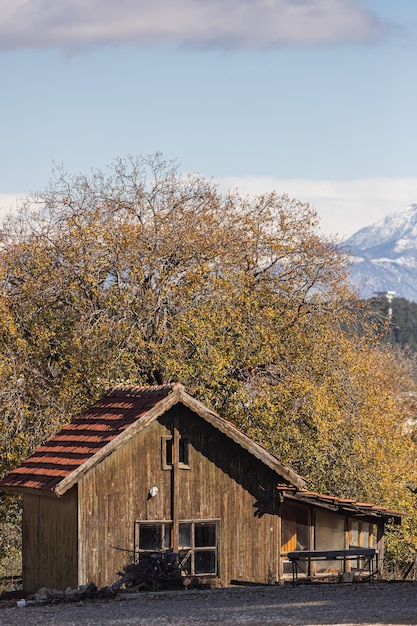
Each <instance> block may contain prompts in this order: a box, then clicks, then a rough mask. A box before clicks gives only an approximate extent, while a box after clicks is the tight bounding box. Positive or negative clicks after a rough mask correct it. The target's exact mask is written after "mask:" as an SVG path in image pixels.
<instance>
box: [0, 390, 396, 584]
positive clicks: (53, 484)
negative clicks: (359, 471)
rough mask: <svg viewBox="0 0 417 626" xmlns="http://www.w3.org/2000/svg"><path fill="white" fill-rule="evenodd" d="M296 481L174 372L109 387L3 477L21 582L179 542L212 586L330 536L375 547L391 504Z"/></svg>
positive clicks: (83, 573) (278, 571) (109, 567)
mask: <svg viewBox="0 0 417 626" xmlns="http://www.w3.org/2000/svg"><path fill="white" fill-rule="evenodd" d="M304 488H305V481H304V480H303V478H301V477H300V476H299V475H298V474H297V473H296V472H294V471H293V470H292V469H291V468H290V467H288V466H286V465H285V464H284V463H282V462H281V461H279V460H278V459H277V458H276V457H275V456H274V455H272V454H271V453H269V452H268V451H267V450H265V449H264V448H263V447H262V446H259V445H258V444H256V443H255V442H254V441H252V440H251V439H250V438H249V437H247V436H246V435H245V434H243V433H242V432H240V431H239V430H238V429H237V428H235V427H234V426H233V425H232V424H230V423H229V422H227V421H226V420H224V419H222V418H221V417H220V416H219V415H218V414H217V413H215V412H214V411H212V410H210V409H208V408H207V407H205V406H204V405H203V404H202V403H201V402H199V401H198V400H196V399H195V398H193V397H192V396H191V395H190V394H189V393H188V392H187V391H186V390H185V388H184V387H183V386H182V385H180V384H179V383H175V384H168V385H163V386H158V387H136V386H125V387H117V388H115V389H114V390H112V391H110V392H109V393H108V394H107V395H105V396H104V397H103V398H102V399H101V400H99V401H98V402H96V403H95V404H94V405H93V406H92V407H91V408H90V409H88V410H87V411H85V412H84V413H82V414H81V415H80V416H79V417H77V418H76V419H74V420H73V421H72V422H71V423H70V424H68V425H67V426H65V427H64V428H63V429H62V430H61V431H59V432H58V433H57V434H56V435H54V436H53V437H51V438H50V439H48V440H47V441H46V442H45V443H44V444H43V445H42V446H40V447H39V448H37V449H36V450H35V452H34V453H33V455H32V456H31V457H29V458H28V459H27V460H26V461H25V462H24V463H23V464H22V465H21V466H19V467H17V468H16V469H15V470H13V471H12V472H10V474H8V475H7V476H6V477H5V478H3V480H2V481H0V489H1V490H3V491H18V492H22V493H23V583H24V588H25V589H26V590H27V591H34V590H36V589H37V588H39V587H41V586H48V587H53V588H58V589H62V588H66V587H68V586H69V587H77V586H79V585H82V584H85V583H87V582H89V581H93V582H95V583H96V585H98V586H99V587H100V586H105V585H109V584H111V583H112V582H113V581H114V580H116V578H117V572H118V571H120V570H121V569H122V567H123V565H124V564H125V563H127V562H128V561H129V559H130V558H131V557H134V558H135V559H140V558H141V554H144V553H147V552H151V551H154V550H165V549H172V550H173V551H174V552H179V553H180V554H182V556H183V558H184V564H185V571H186V574H187V576H188V577H190V578H194V577H195V578H204V579H206V580H207V579H208V580H210V581H211V583H212V584H213V586H228V585H230V584H231V582H232V581H241V582H253V583H254V582H256V583H268V582H269V583H271V582H272V583H274V582H279V581H282V580H283V579H284V578H286V577H288V576H289V575H290V573H291V571H290V563H289V561H288V559H287V555H288V553H289V552H291V551H294V550H303V549H304V550H307V549H310V550H311V549H322V548H321V547H320V546H326V545H327V544H328V542H330V541H333V543H334V542H335V541H336V539H335V537H336V535H337V536H338V539H337V542H338V543H337V545H342V543H343V547H344V548H349V546H351V545H354V543H353V544H352V541H353V542H357V543H358V545H359V544H360V545H365V544H366V545H369V546H375V548H377V549H378V551H379V554H380V557H381V556H382V550H383V533H384V523H385V522H386V521H389V522H395V523H399V522H400V520H401V514H400V513H397V512H395V511H389V510H387V509H385V508H381V507H374V506H372V505H368V504H364V503H362V504H361V503H355V502H353V501H352V500H341V499H338V498H330V497H328V496H322V495H320V494H315V493H312V492H308V491H306V490H305V489H304ZM326 535H327V536H328V539H326ZM317 546H318V547H317Z"/></svg>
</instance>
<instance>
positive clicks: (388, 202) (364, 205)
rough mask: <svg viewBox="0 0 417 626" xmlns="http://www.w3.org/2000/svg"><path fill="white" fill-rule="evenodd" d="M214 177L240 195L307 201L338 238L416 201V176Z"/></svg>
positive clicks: (325, 228) (324, 229)
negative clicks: (283, 196) (273, 194)
mask: <svg viewBox="0 0 417 626" xmlns="http://www.w3.org/2000/svg"><path fill="white" fill-rule="evenodd" d="M216 180H217V182H218V183H219V185H220V187H221V188H222V189H231V190H236V189H237V190H238V191H239V192H240V193H241V194H243V195H246V194H248V195H258V194H261V193H265V192H268V191H276V192H277V193H278V194H280V195H281V194H287V195H289V196H290V197H292V198H296V199H297V200H301V201H303V202H309V203H310V204H311V205H312V206H313V207H314V208H315V209H316V210H317V213H318V215H319V217H320V220H321V229H322V231H323V233H325V234H327V235H336V236H338V237H339V238H341V239H345V238H347V237H349V236H350V235H352V234H353V233H354V232H356V231H357V230H359V229H360V228H363V227H364V226H369V224H373V223H374V222H376V221H379V220H380V219H382V218H384V217H385V216H386V215H388V213H392V212H394V211H397V210H400V209H403V208H405V207H407V206H409V205H410V204H415V203H417V178H366V179H360V180H350V181H332V180H327V181H326V180H296V179H293V180H282V179H279V178H273V177H268V176H258V177H256V176H252V177H251V176H248V177H243V176H242V177H224V178H218V179H216Z"/></svg>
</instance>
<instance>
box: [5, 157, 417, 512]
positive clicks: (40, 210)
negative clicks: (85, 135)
mask: <svg viewBox="0 0 417 626" xmlns="http://www.w3.org/2000/svg"><path fill="white" fill-rule="evenodd" d="M347 271H348V267H347V261H346V258H345V257H344V256H343V255H342V254H341V253H340V252H339V251H338V249H337V246H336V245H335V244H334V243H332V242H330V241H327V240H325V239H324V238H322V237H321V236H320V235H319V231H318V221H317V216H316V214H315V212H314V211H313V210H312V209H311V208H310V207H309V206H308V205H306V204H302V203H300V202H297V201H295V200H292V199H290V198H288V197H287V196H277V195H276V194H274V193H271V194H266V195H263V196H259V197H256V198H242V197H241V196H240V195H239V194H238V193H228V194H224V193H220V191H219V190H218V189H217V188H216V187H215V186H214V185H213V184H212V183H211V182H210V181H207V180H205V179H204V178H202V177H200V176H196V175H190V176H182V175H180V174H179V173H178V172H177V170H176V168H175V166H173V165H172V164H170V163H166V162H164V161H163V160H162V158H161V157H160V156H159V155H156V156H153V157H150V158H145V159H134V158H132V159H128V160H127V161H124V160H118V161H116V162H115V163H114V164H113V167H112V168H111V170H110V172H109V174H106V175H105V174H103V173H102V172H92V173H91V174H89V175H78V176H69V175H67V174H66V173H65V172H64V171H59V170H58V171H57V172H55V177H54V179H53V181H52V182H51V185H50V187H49V188H48V189H47V190H46V191H44V192H43V193H40V194H37V195H34V196H33V197H31V198H30V199H29V201H28V203H27V204H26V206H25V207H24V208H23V209H22V211H21V212H20V213H19V214H18V215H15V216H13V217H11V218H10V219H9V220H8V221H7V222H5V223H4V224H3V227H2V245H1V249H0V273H1V275H0V278H1V292H0V298H1V304H2V312H1V320H0V330H1V336H0V341H1V349H2V353H3V362H2V366H1V369H0V383H1V394H0V409H1V418H0V419H1V420H2V429H1V432H2V442H1V443H2V449H3V456H2V468H1V469H2V472H5V471H6V470H7V469H9V468H10V467H12V466H13V465H14V464H16V463H17V462H19V461H20V460H21V458H22V456H25V455H26V454H27V453H28V452H30V450H31V449H32V448H33V447H34V446H35V445H36V444H37V443H38V442H39V441H40V440H42V439H43V438H44V437H45V436H46V435H47V434H49V433H51V432H52V431H54V430H56V429H57V428H58V427H59V425H60V424H61V423H62V422H63V421H65V420H67V419H69V418H70V417H71V416H72V415H73V414H74V413H76V412H78V411H79V410H80V409H82V408H83V407H84V406H85V405H86V404H88V403H90V402H91V401H92V400H94V399H95V398H97V396H98V395H99V394H100V393H101V392H102V391H103V390H104V389H105V388H107V387H109V386H111V385H113V384H114V383H116V382H120V381H131V382H135V383H139V384H141V383H143V384H159V383H163V382H167V381H172V380H180V381H181V382H183V383H184V384H185V385H186V386H187V387H188V389H189V390H190V391H191V392H193V393H195V394H196V395H197V396H198V397H199V398H201V399H202V400H203V401H204V402H206V403H208V404H209V405H211V406H212V407H213V408H215V409H217V410H218V411H219V412H220V413H221V414H222V415H223V416H224V417H226V418H229V419H231V420H232V421H233V422H235V423H236V424H237V425H238V426H239V427H240V428H242V429H243V430H245V431H246V432H247V433H248V434H249V435H250V436H252V437H254V438H255V439H256V440H258V441H259V442H260V443H262V444H264V445H265V446H267V447H269V448H270V449H272V450H273V451H274V452H275V453H276V454H277V455H279V456H281V457H282V458H283V459H285V461H286V462H288V463H290V464H292V465H293V467H294V468H295V469H296V470H298V471H299V472H300V473H302V474H304V475H305V476H306V477H307V478H308V480H309V482H310V485H311V487H313V488H317V489H320V490H322V491H329V492H332V493H339V494H342V493H343V494H344V495H346V496H353V497H357V498H361V499H365V498H366V499H369V500H377V501H378V502H381V503H382V504H388V505H391V506H393V505H397V506H399V505H400V504H401V503H405V504H407V505H409V504H410V503H409V502H405V501H406V500H407V498H409V494H410V493H412V492H411V491H410V490H409V489H408V490H407V484H408V483H410V481H411V483H413V481H414V480H415V482H416V483H417V477H416V478H414V474H415V470H414V459H415V449H414V443H413V439H412V433H411V426H410V421H409V420H408V417H409V416H410V415H411V412H412V410H411V408H410V406H409V397H410V396H409V395H407V393H406V392H408V391H409V386H408V385H409V382H408V378H407V376H406V375H405V374H403V371H402V370H401V369H400V368H399V367H398V366H397V364H396V363H393V360H392V357H391V356H390V354H389V353H388V352H386V351H385V352H383V351H382V349H381V348H380V347H379V345H378V344H377V342H376V341H375V339H374V337H373V335H372V329H371V327H370V326H369V327H368V326H367V324H366V322H365V321H364V316H363V314H362V313H361V314H360V315H359V314H358V308H359V306H360V303H359V301H358V300H357V298H356V297H355V295H354V294H353V293H351V292H349V290H348V289H347V287H346V274H347ZM359 320H360V323H359ZM359 325H360V328H359V327H358V326H359ZM405 399H407V402H406V401H405ZM410 506H411V505H410Z"/></svg>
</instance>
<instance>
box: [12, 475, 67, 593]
mask: <svg viewBox="0 0 417 626" xmlns="http://www.w3.org/2000/svg"><path fill="white" fill-rule="evenodd" d="M23 512H24V513H23V588H24V589H25V591H28V592H34V591H36V590H37V589H39V588H40V587H44V586H46V587H52V588H55V589H66V588H67V587H76V586H77V584H78V575H77V565H78V563H77V558H78V555H77V543H78V539H77V534H78V531H77V487H73V488H72V489H71V490H70V491H69V492H68V493H66V494H65V495H64V496H63V497H62V498H56V497H55V496H50V495H43V496H40V495H32V494H24V501H23Z"/></svg>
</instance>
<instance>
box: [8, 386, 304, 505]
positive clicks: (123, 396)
mask: <svg viewBox="0 0 417 626" xmlns="http://www.w3.org/2000/svg"><path fill="white" fill-rule="evenodd" d="M178 403H181V404H183V405H185V406H186V407H188V408H189V409H191V410H192V411H193V412H194V413H197V414H198V415H199V416H200V417H201V418H202V419H204V420H205V421H206V422H208V423H210V424H211V425H212V426H214V427H215V428H216V429H217V430H219V431H221V432H222V433H223V434H225V435H226V436H227V437H229V438H230V439H232V440H233V441H235V443H237V444H238V445H240V446H241V447H242V448H244V449H245V450H247V451H248V452H249V453H250V454H252V455H253V456H255V457H256V458H257V459H259V460H260V461H261V462H262V463H264V464H265V465H267V466H268V467H270V468H271V469H272V470H273V471H275V472H276V473H277V474H278V475H279V476H280V477H281V478H282V479H283V480H284V481H285V482H287V483H289V484H291V485H294V486H295V487H297V488H302V487H303V486H304V485H305V481H304V479H303V478H301V476H299V475H298V474H297V473H296V472H294V470H292V469H291V468H289V467H288V466H286V465H284V464H283V463H282V462H281V461H279V460H278V459H277V458H276V457H275V456H274V455H273V454H271V453H270V452H268V450H266V449H265V448H263V447H262V446H260V445H259V444H257V443H255V442H254V441H252V439H250V438H249V437H248V436H247V435H245V434H244V433H242V432H241V431H240V430H238V429H237V428H236V427H235V426H234V425H233V424H231V423H230V422H228V421H226V420H224V419H223V418H221V417H220V416H219V415H218V414H217V413H216V412H215V411H212V410H211V409H208V408H207V407H206V406H205V405H204V404H202V403H201V402H199V401H198V400H196V399H195V398H193V397H192V396H191V395H190V394H189V393H188V392H187V391H186V389H185V388H184V387H183V385H181V384H180V383H172V384H167V385H160V386H154V387H138V386H133V385H128V386H119V387H116V388H115V389H113V390H111V391H109V392H108V393H107V394H106V395H105V396H104V397H102V398H101V399H100V400H99V401H98V402H96V403H95V404H93V405H92V406H91V407H90V408H89V409H87V410H86V411H84V412H83V413H81V415H79V416H78V417H76V418H75V419H74V420H73V421H72V422H70V423H69V424H67V425H66V426H64V427H63V428H62V429H61V430H60V431H59V432H58V433H57V434H56V435H53V436H52V437H50V438H49V439H48V440H47V441H46V442H45V443H44V444H43V445H41V446H39V447H38V448H37V449H36V450H35V451H34V453H33V454H32V456H30V457H29V458H28V459H26V461H24V462H23V463H22V464H21V465H20V466H19V467H17V468H15V469H14V470H12V471H11V472H10V473H9V474H8V475H7V476H5V478H3V479H2V480H1V481H0V489H2V490H4V491H26V490H39V491H40V492H43V493H51V494H54V495H57V496H61V495H63V494H64V493H65V492H66V491H67V490H68V489H70V488H71V487H72V486H73V485H74V484H76V483H77V482H78V481H79V480H80V478H81V477H82V476H83V475H84V474H85V473H87V472H88V471H89V470H90V469H92V468H93V467H95V465H97V464H98V463H99V462H100V461H102V460H103V459H104V458H105V457H106V456H108V455H109V454H111V453H112V452H114V451H115V450H117V449H118V448H119V447H121V446H122V445H123V444H124V443H126V442H127V441H129V440H130V439H131V438H132V437H133V436H134V435H136V434H137V433H139V432H140V431H141V430H143V429H144V428H146V427H147V426H148V425H149V424H151V423H152V422H153V421H154V420H155V419H157V418H158V417H159V416H161V415H163V414H164V413H166V411H168V410H169V409H170V408H171V407H173V406H174V405H176V404H178Z"/></svg>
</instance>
